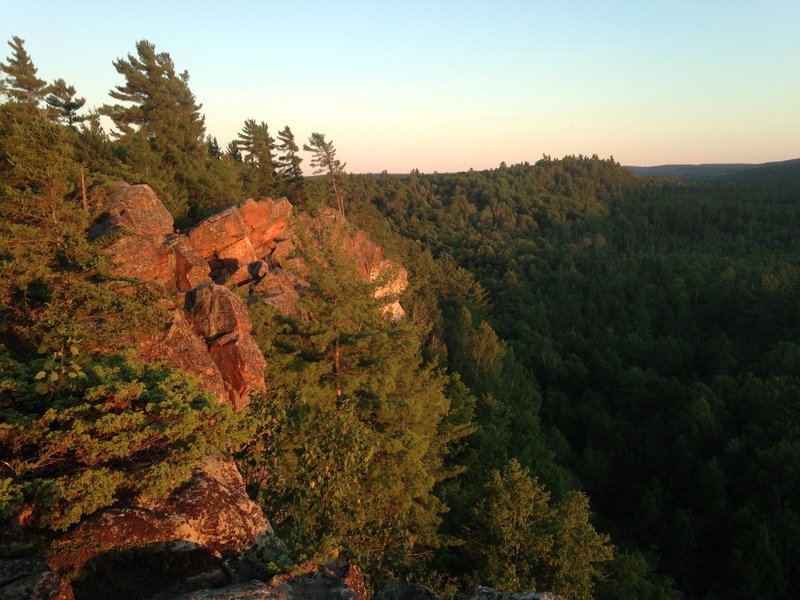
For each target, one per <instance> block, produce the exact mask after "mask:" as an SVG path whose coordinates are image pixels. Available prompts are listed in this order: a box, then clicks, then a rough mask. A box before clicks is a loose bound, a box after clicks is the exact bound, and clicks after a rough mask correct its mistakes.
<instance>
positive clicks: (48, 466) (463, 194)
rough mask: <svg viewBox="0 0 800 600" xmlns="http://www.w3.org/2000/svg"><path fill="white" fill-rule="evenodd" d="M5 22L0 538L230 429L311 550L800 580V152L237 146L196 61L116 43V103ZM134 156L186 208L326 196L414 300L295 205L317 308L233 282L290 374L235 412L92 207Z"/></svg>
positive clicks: (263, 132) (662, 586) (311, 205)
mask: <svg viewBox="0 0 800 600" xmlns="http://www.w3.org/2000/svg"><path fill="white" fill-rule="evenodd" d="M9 46H10V48H11V55H10V56H9V57H8V58H7V59H6V61H5V62H4V63H2V64H0V68H1V69H2V72H3V75H4V78H3V79H2V81H3V85H2V89H0V91H2V94H3V96H4V100H5V101H4V103H3V104H1V105H0V185H1V186H2V188H1V189H0V216H2V218H1V219H0V274H1V275H2V277H0V361H2V364H3V368H2V375H0V519H4V521H3V522H4V523H5V525H4V527H3V531H4V533H3V537H2V539H3V540H4V541H5V542H7V543H5V544H4V550H3V552H4V553H7V554H8V555H13V553H14V552H17V551H19V548H21V547H22V546H25V545H26V544H27V545H28V546H30V544H34V545H35V546H36V547H37V548H38V549H40V551H42V552H45V553H46V552H47V551H48V548H49V547H50V544H51V543H52V541H53V540H54V539H56V538H57V536H58V535H59V532H62V531H65V530H68V529H69V528H70V527H73V526H74V525H75V524H76V523H79V522H81V520H82V519H84V518H85V517H87V516H88V515H91V514H92V513H94V512H95V511H97V510H99V509H101V508H103V507H107V506H111V505H115V504H117V503H124V502H126V501H128V500H130V499H131V498H134V497H136V498H138V497H144V498H158V497H163V496H164V495H165V494H168V493H169V492H170V491H171V490H172V489H174V488H176V487H177V486H178V485H180V484H181V483H182V482H183V481H185V479H186V478H187V477H188V475H189V473H190V472H191V466H192V464H193V463H195V462H196V461H197V460H198V459H199V458H200V457H202V456H204V455H206V454H209V453H211V452H214V451H218V450H222V451H225V452H229V453H235V454H236V456H237V458H238V461H239V468H240V470H241V472H242V474H243V475H244V477H245V480H246V481H247V483H248V486H249V490H250V492H251V494H252V496H253V498H256V499H257V500H258V501H259V502H260V503H261V504H262V505H263V507H264V509H265V512H266V514H267V516H268V517H269V518H270V520H271V521H272V522H273V525H274V526H275V528H276V530H277V532H278V533H279V534H280V536H281V537H282V538H283V539H284V540H285V541H286V542H287V543H288V545H289V547H290V550H291V554H292V559H291V561H295V562H299V561H300V560H302V559H303V558H315V559H319V560H323V559H325V558H329V557H330V556H338V557H340V558H341V559H343V560H351V561H355V562H357V563H359V564H361V565H362V567H364V568H365V569H366V570H368V572H369V573H370V580H371V583H372V584H373V585H375V586H377V585H378V584H379V583H380V582H381V581H382V580H385V579H386V578H392V577H404V578H409V579H411V580H413V581H418V582H421V583H424V584H426V585H428V586H429V587H431V588H432V589H434V590H435V591H437V592H438V593H440V594H443V595H449V594H452V593H453V592H455V591H456V590H458V589H459V588H462V587H464V586H468V585H477V584H482V585H489V586H493V587H496V588H501V589H509V590H551V591H554V592H556V593H558V594H561V595H563V596H564V597H567V598H570V599H573V598H578V599H581V598H591V597H600V598H609V599H611V598H653V599H657V598H672V597H673V590H678V591H680V592H682V593H684V594H686V595H687V596H688V597H690V598H709V599H711V598H726V597H748V596H754V595H763V596H768V597H774V598H793V597H796V595H797V594H798V592H800V572H798V567H797V566H796V561H794V560H793V559H792V556H793V554H794V551H795V550H796V549H797V548H798V547H799V546H800V506H798V499H800V446H798V439H800V437H799V436H798V432H797V431H796V430H797V427H798V422H800V421H799V420H798V415H797V406H798V398H800V395H799V392H800V379H799V378H800V345H798V344H800V329H799V327H800V323H798V317H800V306H798V303H799V301H798V298H799V297H800V296H798V285H800V281H799V274H798V272H797V267H796V265H797V262H798V259H799V258H800V244H798V241H797V237H796V235H795V231H796V229H797V226H798V224H800V204H799V203H798V199H799V198H800V162H798V161H794V162H788V163H782V164H776V165H768V166H763V167H758V168H752V169H747V170H743V171H736V172H733V173H731V174H730V175H727V176H724V177H720V178H718V179H717V180H715V181H713V182H711V183H708V182H687V181H685V180H681V179H678V178H666V177H661V178H659V177H643V178H636V177H635V176H634V175H633V174H632V173H631V172H630V171H628V170H626V169H625V168H624V167H622V166H620V165H619V164H618V163H617V162H616V161H614V159H613V158H610V159H600V158H598V157H596V156H593V157H584V156H567V157H564V158H563V159H551V158H550V157H547V156H545V157H543V158H542V159H541V160H539V161H538V162H536V163H535V164H528V163H525V164H518V165H511V166H507V165H505V164H501V165H500V166H499V167H498V168H497V169H494V170H490V171H482V172H474V171H470V172H466V173H457V174H432V175H426V174H422V173H419V172H417V171H414V172H412V173H410V174H408V175H390V174H388V173H383V174H380V175H352V174H350V175H348V174H347V173H346V172H345V164H344V163H343V162H341V161H340V160H339V159H337V158H336V149H335V148H334V146H333V143H332V142H331V141H330V140H326V139H325V136H324V135H323V134H321V133H311V134H310V135H309V137H308V143H307V144H303V147H304V149H305V150H306V151H308V152H310V153H311V154H312V156H313V158H312V160H311V161H310V167H311V171H310V173H308V174H307V175H305V176H304V174H303V168H302V162H303V160H302V158H301V155H300V145H299V144H298V143H297V142H296V141H295V138H294V134H293V133H292V131H291V129H290V127H289V126H284V128H283V129H282V130H280V132H279V133H277V135H276V137H275V138H273V137H272V135H271V133H270V129H269V127H268V125H267V123H266V122H265V121H259V120H257V119H255V118H254V119H247V120H246V121H245V122H244V123H243V126H242V129H241V131H240V133H239V135H238V137H237V138H236V139H235V140H234V141H232V142H231V143H230V144H228V145H227V147H226V148H224V149H223V148H220V145H219V143H218V142H217V140H216V138H215V137H213V136H212V135H209V134H208V133H207V132H206V130H205V126H204V119H203V116H202V113H201V108H202V107H201V105H200V104H198V103H197V101H196V100H195V98H194V95H193V94H192V92H191V90H190V88H189V76H188V73H186V72H183V73H178V72H177V71H176V70H175V67H174V65H173V63H172V60H171V58H170V57H169V55H168V54H166V53H164V52H157V51H156V49H155V47H154V46H153V45H152V44H150V43H149V42H146V41H141V42H138V43H137V44H136V48H135V53H133V54H130V55H128V56H127V57H126V58H122V59H118V60H116V61H114V63H113V66H114V68H115V69H116V71H117V74H118V75H119V76H120V77H121V78H122V79H123V83H121V84H120V85H117V86H116V87H114V88H113V89H112V90H111V91H110V97H111V99H112V100H113V101H114V102H116V103H114V104H107V105H104V106H102V107H101V108H99V109H98V110H97V111H87V110H84V105H85V100H84V99H83V98H80V97H79V96H78V94H77V92H76V90H75V89H74V88H73V87H72V86H70V85H68V84H67V83H66V82H65V81H64V80H63V79H58V80H56V81H54V82H52V83H50V84H48V83H47V82H45V81H43V80H41V79H39V78H38V77H37V71H36V67H35V66H34V64H33V61H32V59H31V57H30V56H29V55H28V54H27V52H26V51H25V48H24V42H23V40H21V39H20V38H16V37H15V38H14V39H13V40H12V41H11V42H9ZM106 128H109V131H106ZM119 181H128V182H132V183H147V184H149V185H150V186H151V187H152V188H153V189H154V190H155V191H156V193H157V194H158V197H159V198H160V199H161V200H162V201H163V202H164V204H165V205H166V207H167V208H168V209H169V210H170V212H171V213H172V215H173V216H174V217H175V218H176V224H178V225H179V226H180V227H188V226H190V225H192V224H193V223H196V222H197V221H198V220H200V219H202V218H203V217H204V216H206V215H208V214H210V213H212V212H214V211H216V210H218V209H220V208H223V207H225V206H228V205H230V204H232V203H234V202H236V201H238V200H240V199H242V198H246V197H254V198H263V197H267V196H272V197H278V196H286V197H288V198H289V199H290V201H291V202H292V203H293V204H294V206H295V208H296V209H298V210H300V211H303V212H305V213H306V214H309V215H312V216H313V215H319V214H321V211H322V210H323V209H324V208H325V207H326V206H331V207H334V208H336V210H337V211H338V212H339V213H340V214H342V215H344V216H346V218H347V220H348V221H349V223H350V225H349V226H350V227H358V228H360V229H363V230H365V231H367V232H368V234H369V236H370V238H371V239H372V240H373V241H375V242H377V243H379V244H380V245H381V247H382V248H383V250H384V252H386V253H387V255H389V256H390V257H391V258H393V259H395V260H397V261H398V262H399V263H400V264H402V265H403V266H404V267H405V268H406V269H408V271H409V282H410V285H409V287H408V289H406V291H405V292H403V295H402V297H401V298H400V301H401V303H402V304H403V306H404V308H405V310H406V317H405V318H404V319H403V320H401V321H390V320H388V319H387V318H386V317H385V315H384V314H383V313H382V312H381V303H380V302H379V301H377V300H376V297H375V290H376V288H377V287H378V286H380V285H381V281H373V282H365V281H363V280H362V279H359V278H358V277H356V276H355V275H354V273H355V271H356V269H355V266H354V264H353V260H352V257H350V256H348V255H347V254H346V253H344V252H342V250H341V248H338V247H337V245H336V242H335V240H333V239H331V237H330V235H329V234H328V233H326V231H325V230H324V228H321V227H315V226H310V227H306V228H305V229H303V228H302V227H300V225H298V231H299V232H301V233H300V235H301V237H303V236H305V238H304V239H306V240H307V242H306V243H304V244H302V246H301V248H300V249H299V253H300V254H299V258H301V259H302V261H303V264H305V265H306V266H305V268H304V270H303V271H302V273H299V275H301V276H302V277H303V278H306V279H308V281H309V282H310V286H309V287H308V289H307V290H306V293H305V294H304V296H303V298H302V299H301V309H302V311H301V312H302V314H303V315H306V316H305V317H301V316H297V315H295V316H292V315H286V314H281V313H280V312H278V311H277V310H275V309H273V308H272V307H270V306H267V305H265V304H264V303H263V302H260V300H259V297H258V293H257V290H250V291H249V292H246V291H242V290H239V293H242V295H243V297H244V299H245V300H246V301H247V302H248V306H249V311H250V318H251V319H252V321H253V326H254V336H255V338H256V340H257V342H258V344H259V346H260V348H261V350H262V352H263V353H264V355H265V356H266V358H267V381H268V389H267V391H266V392H264V393H259V394H256V395H254V397H253V398H252V401H251V404H250V407H249V408H248V409H247V410H245V411H241V412H234V411H233V410H231V408H230V407H228V406H227V405H222V404H219V403H217V402H215V401H214V400H213V399H212V398H211V397H210V396H209V395H208V394H205V393H204V392H201V391H199V390H198V389H197V386H196V382H194V381H193V380H192V379H191V378H188V377H186V376H185V375H184V374H183V373H181V372H179V371H176V370H173V369H168V368H166V367H165V366H164V365H161V364H158V363H154V364H141V363H140V362H137V360H136V359H135V357H134V353H133V352H132V351H131V348H132V347H133V346H135V340H136V339H138V338H139V337H141V336H144V335H148V334H149V333H152V332H153V331H156V330H158V329H159V327H162V326H163V324H164V322H165V315H164V311H163V310H162V309H160V308H159V306H160V305H159V301H160V300H163V299H165V298H167V297H168V296H169V293H168V292H166V291H165V290H163V289H160V288H158V286H152V285H147V284H146V283H145V282H141V281H133V280H130V279H127V278H120V277H118V276H116V275H115V274H114V272H113V268H112V264H111V262H110V259H109V256H108V254H107V245H108V240H105V241H104V240H89V239H88V238H87V236H86V230H87V228H88V226H89V224H90V222H91V219H92V215H93V211H94V210H95V209H96V207H98V206H101V205H102V203H103V200H104V198H105V197H106V196H107V195H108V193H109V191H110V190H112V189H113V188H114V186H115V185H116V184H117V182H119ZM312 222H313V219H312ZM132 290H135V292H133V291H132ZM209 424H210V425H209ZM12 524H15V525H13V526H12ZM20 531H21V532H22V533H20ZM263 559H264V562H265V563H268V564H269V568H271V569H274V570H275V571H280V570H285V569H289V568H290V567H291V564H292V563H291V561H290V562H289V563H287V562H285V561H283V559H281V560H277V557H263ZM273 559H275V560H273Z"/></svg>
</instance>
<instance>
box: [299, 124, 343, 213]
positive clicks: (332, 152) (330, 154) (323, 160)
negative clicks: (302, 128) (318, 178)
mask: <svg viewBox="0 0 800 600" xmlns="http://www.w3.org/2000/svg"><path fill="white" fill-rule="evenodd" d="M303 150H305V151H306V152H311V154H312V155H311V166H312V167H314V169H315V171H314V174H315V175H319V174H321V173H327V175H328V176H329V177H330V180H331V187H332V188H333V195H334V196H335V198H336V206H337V208H338V209H339V212H340V213H341V214H342V216H344V190H342V185H341V177H342V174H343V173H344V168H345V166H347V163H343V162H341V161H340V160H338V159H337V158H336V148H334V147H333V141H325V134H323V133H312V134H311V136H310V137H309V138H308V144H303Z"/></svg>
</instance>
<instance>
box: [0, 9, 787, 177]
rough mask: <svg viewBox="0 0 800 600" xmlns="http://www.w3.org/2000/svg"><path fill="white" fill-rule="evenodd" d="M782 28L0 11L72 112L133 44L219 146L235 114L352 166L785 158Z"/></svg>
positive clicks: (764, 15)
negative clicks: (286, 131) (322, 146)
mask: <svg viewBox="0 0 800 600" xmlns="http://www.w3.org/2000/svg"><path fill="white" fill-rule="evenodd" d="M798 32H800V0H750V1H746V2H745V1H739V0H728V1H724V2H723V1H715V0H694V1H692V2H685V1H683V0H672V1H670V2H661V1H650V2H642V1H639V2H633V1H622V0H619V1H603V0H596V1H593V2H590V1H581V0H572V1H568V2H557V1H555V0H547V1H539V0H527V1H523V0H519V1H510V0H494V1H491V2H490V1H489V0H484V1H482V2H472V1H469V0H462V1H459V2H454V1H453V2H451V1H439V2H436V1H429V2H417V1H406V2H396V1H395V2H383V1H379V0H375V1H372V2H335V1H332V0H331V1H329V2H311V1H307V2H303V1H300V0H296V1H291V2H290V1H287V0H284V1H281V2H272V1H262V2H255V1H253V2H243V1H240V2H235V1H234V2H206V1H200V0H195V1H194V2H184V1H168V0H161V1H160V2H152V1H150V0H139V1H137V2H128V3H117V2H108V1H105V2H99V1H97V2H95V1H83V2H82V1H78V0H74V1H72V2H63V1H36V0H27V1H26V2H20V1H14V2H12V1H10V0H0V38H2V39H3V40H9V39H10V38H11V36H12V35H19V36H21V37H23V38H24V39H25V41H26V48H27V49H28V52H29V53H30V54H31V56H32V58H33V60H34V63H35V64H36V66H37V67H38V69H39V75H40V76H41V77H43V78H45V79H47V80H52V79H55V78H57V77H63V78H64V79H65V80H67V82H68V83H71V84H72V85H74V86H75V87H76V88H77V89H78V92H79V94H80V95H82V96H85V97H86V98H87V105H88V106H99V105H101V104H103V103H104V102H107V101H108V100H109V98H108V90H109V89H111V88H112V87H114V86H116V85H120V84H122V78H121V76H120V75H118V74H117V72H116V71H115V70H114V67H113V66H112V61H113V60H114V59H116V58H119V57H124V56H126V55H127V54H128V53H129V52H133V51H134V45H135V42H136V40H139V39H148V40H150V41H151V42H153V43H155V44H156V48H157V49H158V50H159V51H166V52H168V53H169V54H170V55H171V56H172V59H173V61H174V62H175V65H176V68H177V69H178V70H184V69H186V70H188V71H189V74H190V76H191V79H190V87H191V88H192V91H193V92H194V94H195V96H196V97H197V100H198V101H199V102H201V103H202V104H203V112H204V113H205V115H206V128H207V130H208V132H209V133H211V134H212V135H215V136H217V138H218V139H219V140H220V142H222V143H223V144H224V143H227V141H228V140H230V139H232V138H233V137H235V135H236V132H237V131H238V130H239V129H241V126H242V123H243V122H244V120H245V119H248V118H254V119H256V120H258V121H266V122H267V123H268V124H269V125H270V128H271V130H272V131H273V133H275V132H277V131H279V130H280V129H282V128H283V127H284V126H285V125H289V126H290V127H291V128H292V131H293V132H294V133H295V136H296V137H297V139H298V140H304V139H307V137H308V135H309V134H310V133H311V132H313V131H320V132H323V133H325V134H326V136H327V137H328V139H331V140H333V142H334V144H335V145H336V148H337V150H338V154H337V156H338V157H339V158H341V159H342V160H345V161H347V170H349V171H353V172H366V171H372V172H377V171H382V170H384V169H386V170H388V171H389V172H399V173H404V172H408V171H410V170H411V169H413V168H418V169H420V170H422V171H434V170H436V171H440V172H445V171H456V170H466V169H469V168H475V169H484V168H493V167H496V166H497V165H498V164H500V162H501V161H505V162H506V163H508V164H511V163H516V162H521V161H530V162H534V161H535V160H537V159H538V158H540V157H541V156H542V154H549V155H551V156H553V157H560V156H563V155H565V154H579V153H582V154H595V153H596V154H599V155H600V156H603V157H607V156H610V155H613V156H614V157H615V158H616V159H617V160H618V161H620V162H622V163H623V164H634V165H652V164H663V163H707V162H766V161H772V160H785V159H789V158H796V157H800V33H798ZM4 49H5V50H6V51H5V52H3V51H2V50H0V57H3V58H4V57H6V56H8V55H9V53H10V49H9V48H8V47H4Z"/></svg>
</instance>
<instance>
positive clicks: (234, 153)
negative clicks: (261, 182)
mask: <svg viewBox="0 0 800 600" xmlns="http://www.w3.org/2000/svg"><path fill="white" fill-rule="evenodd" d="M225 154H226V155H227V156H230V157H231V158H232V159H233V160H234V161H236V162H237V163H240V162H244V157H243V156H242V151H241V150H239V144H237V143H236V140H231V141H230V142H228V145H227V146H225Z"/></svg>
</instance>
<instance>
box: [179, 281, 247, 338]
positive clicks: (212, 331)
mask: <svg viewBox="0 0 800 600" xmlns="http://www.w3.org/2000/svg"><path fill="white" fill-rule="evenodd" d="M186 306H187V309H188V311H189V314H190V315H191V319H192V323H193V324H194V329H195V331H196V332H197V333H198V334H199V335H201V336H203V337H204V338H205V339H206V341H207V342H209V343H210V342H211V341H213V340H214V339H215V338H218V337H220V336H222V335H225V334H226V333H231V332H233V331H236V332H239V333H249V332H250V330H251V329H252V328H253V326H252V323H251V322H250V316H249V315H248V313H247V305H246V304H245V303H244V301H243V300H242V299H241V298H239V296H237V295H236V294H234V293H233V292H231V291H230V290H229V289H228V288H226V287H224V286H221V285H216V284H211V285H202V286H200V287H198V288H195V289H194V290H192V291H191V292H190V293H189V294H188V295H187V298H186Z"/></svg>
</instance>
